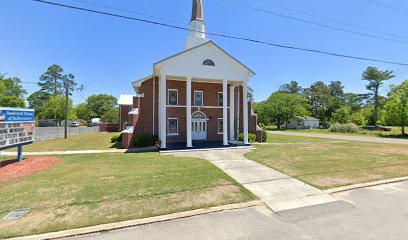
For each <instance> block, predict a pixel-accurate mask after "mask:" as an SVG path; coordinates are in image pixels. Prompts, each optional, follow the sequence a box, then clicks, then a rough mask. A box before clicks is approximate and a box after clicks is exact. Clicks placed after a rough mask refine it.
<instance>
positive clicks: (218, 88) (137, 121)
mask: <svg viewBox="0 0 408 240" xmlns="http://www.w3.org/2000/svg"><path fill="white" fill-rule="evenodd" d="M158 82H159V79H158V78H157V77H156V78H155V79H154V81H153V79H149V80H146V81H145V82H143V83H142V85H141V87H139V89H138V94H144V97H143V98H135V99H134V107H137V108H138V109H139V115H138V116H135V117H136V118H132V117H131V116H129V118H128V121H129V122H133V126H134V134H133V136H132V139H131V143H130V146H133V141H134V139H135V137H137V136H140V135H143V134H152V133H153V118H154V134H155V135H158V102H159V97H158V96H159V84H158ZM186 84H187V83H186V82H185V81H177V80H167V83H166V85H167V86H166V87H167V90H166V93H167V96H168V89H177V90H178V106H169V107H167V110H166V112H167V118H177V119H178V124H179V126H178V129H179V135H177V136H167V141H168V142H184V141H186V139H187V136H186V129H187V126H186ZM154 85H155V87H154ZM237 89H238V90H239V92H240V101H241V104H240V106H239V110H240V111H239V112H240V117H239V119H240V132H242V131H243V128H242V126H243V125H242V122H243V114H242V111H243V107H242V87H241V86H240V87H239V88H237ZM195 90H199V91H203V98H204V106H211V108H200V109H199V108H197V107H193V108H192V110H191V112H192V113H194V112H195V111H198V110H200V111H202V112H203V113H204V114H205V115H206V116H207V118H208V119H209V121H208V122H207V133H208V139H207V140H208V141H222V134H218V118H222V117H223V110H222V107H220V106H218V93H219V92H222V91H223V85H222V83H221V82H220V83H201V82H192V91H191V93H192V96H191V99H192V105H194V91H195ZM229 90H230V89H229V85H228V95H229V94H230V91H229ZM153 91H154V92H155V95H154V110H153ZM237 97H238V91H235V114H236V116H235V120H236V119H237V114H238V112H237V110H238V104H237V102H238V99H237ZM167 101H168V99H166V103H168V102H167ZM227 102H228V105H229V104H230V103H229V97H228V98H227ZM249 104H250V103H249ZM248 110H249V111H248V114H249V124H250V126H249V131H250V132H251V133H255V130H256V118H254V117H252V116H251V108H249V109H248ZM153 113H154V117H153ZM228 113H229V110H228ZM228 118H229V114H228ZM166 122H167V121H166ZM224 123H225V124H227V126H228V131H229V119H227V121H224ZM235 136H238V133H236V134H235Z"/></svg>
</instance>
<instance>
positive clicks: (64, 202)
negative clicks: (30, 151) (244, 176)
mask: <svg viewBox="0 0 408 240" xmlns="http://www.w3.org/2000/svg"><path fill="white" fill-rule="evenodd" d="M61 158H63V161H62V163H61V164H59V165H58V166H56V167H54V168H52V169H50V170H48V171H45V172H42V173H38V174H35V175H32V176H29V177H26V178H22V179H19V180H15V181H12V182H8V183H4V184H1V185H0V192H1V194H0V238H7V237H14V236H21V235H27V234H39V233H44V232H50V231H58V230H63V229H69V228H77V227H85V226H91V225H97V224H103V223H110V222H117V221H122V220H129V219H138V218H145V217H151V216H157V215H163V214H170V213H175V212H181V211H187V210H192V209H198V208H206V207H211V206H216V205H222V204H230V203H238V202H245V201H249V200H253V199H255V197H254V196H253V195H252V194H251V193H250V192H249V191H248V190H246V189H245V188H243V187H242V186H240V185H239V184H238V183H236V182H235V181H234V180H232V179H231V178H230V177H229V176H228V175H226V174H225V173H223V172H222V171H221V170H219V169H218V168H216V167H215V166H213V165H212V164H211V163H209V162H208V161H205V160H201V159H193V158H175V157H174V156H172V155H160V154H158V153H139V154H120V153H117V154H92V155H69V156H68V155H66V156H61ZM19 208H30V209H31V211H30V213H29V214H28V215H27V216H25V217H23V218H20V219H17V220H13V221H6V220H3V219H2V218H3V217H4V216H5V215H6V214H7V213H9V212H10V211H12V210H15V209H19Z"/></svg>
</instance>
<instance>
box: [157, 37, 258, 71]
mask: <svg viewBox="0 0 408 240" xmlns="http://www.w3.org/2000/svg"><path fill="white" fill-rule="evenodd" d="M208 44H211V45H213V46H214V47H216V48H217V49H219V50H220V51H221V52H223V53H224V54H226V55H227V56H228V57H230V58H232V59H233V60H234V61H235V62H237V63H238V64H239V65H241V66H242V67H244V68H245V69H247V70H248V71H249V72H250V73H252V74H253V75H255V74H256V73H255V72H254V71H252V70H251V69H250V68H249V67H247V66H245V65H244V64H243V63H242V62H240V61H239V60H238V59H236V58H235V57H233V56H231V55H230V54H229V53H228V52H226V51H225V50H224V49H222V48H221V47H220V46H218V45H217V44H215V43H214V42H213V41H211V40H209V41H207V42H205V43H203V44H200V45H197V46H195V47H192V48H189V49H186V50H184V51H182V52H179V53H177V54H174V55H172V56H170V57H167V58H165V59H162V60H160V61H158V62H156V63H155V64H154V66H157V65H159V64H161V63H163V62H165V61H168V60H170V59H173V58H175V57H177V56H180V55H182V54H184V53H186V52H190V51H192V50H194V49H196V48H200V47H203V46H205V45H208Z"/></svg>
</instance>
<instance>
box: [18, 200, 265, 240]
mask: <svg viewBox="0 0 408 240" xmlns="http://www.w3.org/2000/svg"><path fill="white" fill-rule="evenodd" d="M262 204H263V203H262V202H261V201H251V202H245V203H237V204H229V205H223V206H217V207H211V208H205V209H196V210H192V211H187V212H180V213H173V214H168V215H162V216H156V217H150V218H143V219H136V220H128V221H123V222H117V223H108V224H102V225H97V226H91V227H84V228H75V229H70V230H63V231H59V232H52V233H44V234H38V235H30V236H25V237H16V238H11V240H33V239H35V240H48V239H60V238H67V237H74V236H80V235H86V234H93V233H99V232H107V231H113V230H119V229H123V228H129V227H136V226H141V225H146V224H151V223H159V222H165V221H170V220H176V219H182V218H187V217H194V216H199V215H204V214H208V213H216V212H222V211H229V210H236V209H243V208H248V207H254V206H259V205H262Z"/></svg>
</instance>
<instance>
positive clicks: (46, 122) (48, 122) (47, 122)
mask: <svg viewBox="0 0 408 240" xmlns="http://www.w3.org/2000/svg"><path fill="white" fill-rule="evenodd" d="M38 126H39V127H55V126H57V123H55V121H54V120H41V121H40V123H39V124H38Z"/></svg>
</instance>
